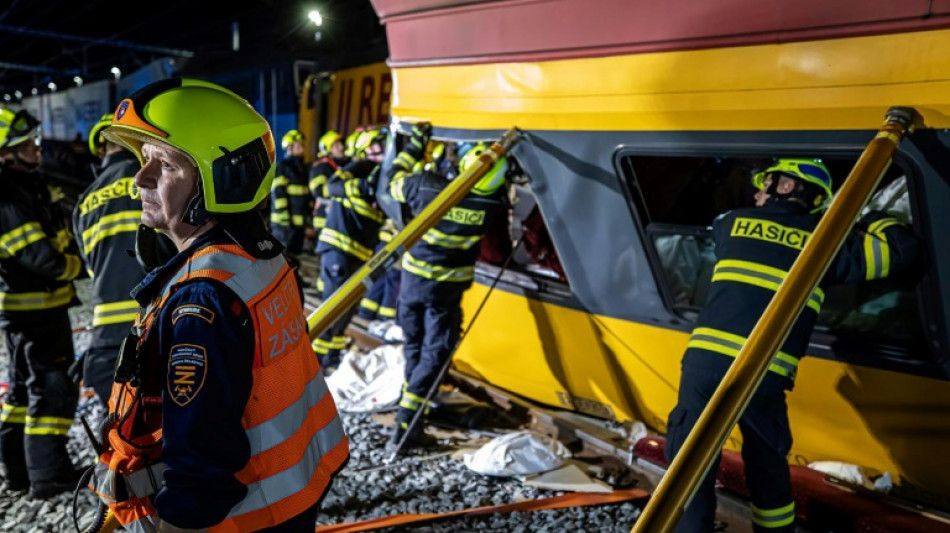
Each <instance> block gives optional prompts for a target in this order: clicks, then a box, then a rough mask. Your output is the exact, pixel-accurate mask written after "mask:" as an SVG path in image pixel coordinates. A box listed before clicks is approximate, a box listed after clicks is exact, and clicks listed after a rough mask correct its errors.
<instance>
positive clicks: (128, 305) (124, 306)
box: [92, 300, 139, 326]
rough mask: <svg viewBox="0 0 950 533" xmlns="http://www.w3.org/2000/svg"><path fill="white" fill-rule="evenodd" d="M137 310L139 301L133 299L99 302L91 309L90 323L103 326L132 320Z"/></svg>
mask: <svg viewBox="0 0 950 533" xmlns="http://www.w3.org/2000/svg"><path fill="white" fill-rule="evenodd" d="M138 312H139V303H138V302H136V301H135V300H123V301H121V302H113V303H107V304H99V305H97V306H95V307H94V308H93V310H92V313H93V314H92V325H93V326H105V325H107V324H121V323H123V322H132V321H134V320H135V316H136V315H137V314H138Z"/></svg>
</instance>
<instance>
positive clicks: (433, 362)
mask: <svg viewBox="0 0 950 533" xmlns="http://www.w3.org/2000/svg"><path fill="white" fill-rule="evenodd" d="M423 321H424V330H425V331H424V335H423V339H422V350H421V352H420V354H419V359H418V363H417V364H415V365H414V366H413V368H412V370H411V372H407V374H406V377H407V379H406V390H405V391H404V392H403V399H402V401H401V402H400V407H402V406H403V403H405V404H407V406H408V405H414V406H415V408H416V409H423V410H424V411H425V410H428V408H429V406H428V404H426V401H425V398H426V395H427V394H428V393H429V389H430V388H431V387H432V386H433V384H434V383H435V381H436V379H437V378H438V376H439V372H440V370H441V369H442V367H443V366H444V365H445V363H446V361H448V360H449V358H450V357H452V352H453V351H454V349H455V345H456V343H457V342H458V339H459V334H460V328H461V324H462V311H461V309H460V308H459V301H458V300H453V301H441V302H434V303H427V304H425V311H424V319H423ZM403 333H404V334H405V331H404V332H403ZM407 368H408V366H407ZM419 429H420V430H421V426H420V427H419Z"/></svg>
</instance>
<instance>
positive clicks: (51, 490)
mask: <svg viewBox="0 0 950 533" xmlns="http://www.w3.org/2000/svg"><path fill="white" fill-rule="evenodd" d="M85 471H86V469H85V468H77V469H75V470H74V471H72V472H69V473H67V474H65V475H63V476H60V477H58V478H53V479H50V480H46V481H35V482H33V483H32V484H31V485H30V496H31V497H32V498H33V499H34V500H46V499H49V498H52V497H53V496H56V495H57V494H60V493H63V492H72V491H73V490H75V489H76V486H77V485H78V484H79V480H80V478H82V475H83V473H85Z"/></svg>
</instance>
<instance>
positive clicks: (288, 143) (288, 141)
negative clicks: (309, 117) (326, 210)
mask: <svg viewBox="0 0 950 533" xmlns="http://www.w3.org/2000/svg"><path fill="white" fill-rule="evenodd" d="M303 142H304V137H303V134H302V133H300V132H299V131H297V130H290V131H288V132H287V133H285V134H284V136H283V138H282V139H281V140H280V146H281V148H283V149H284V153H285V154H286V156H285V157H284V159H282V160H281V161H280V164H278V165H277V171H276V173H275V175H274V176H275V177H274V183H273V185H272V186H271V193H270V196H271V215H270V223H271V231H273V233H274V236H275V237H277V239H278V240H279V241H280V242H281V243H283V245H284V247H285V248H286V249H287V252H288V253H290V254H291V255H298V254H300V252H302V251H303V241H304V235H305V233H306V229H307V228H308V227H309V226H310V217H311V216H313V198H312V197H311V196H310V189H309V187H308V186H307V165H306V163H305V162H304V159H303V154H304V143H303Z"/></svg>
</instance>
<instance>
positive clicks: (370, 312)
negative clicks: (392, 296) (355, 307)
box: [357, 277, 386, 320]
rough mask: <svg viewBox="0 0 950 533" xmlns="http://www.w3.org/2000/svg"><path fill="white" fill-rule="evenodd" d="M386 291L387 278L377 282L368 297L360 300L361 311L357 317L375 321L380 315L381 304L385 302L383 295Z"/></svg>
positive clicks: (370, 289) (367, 292) (368, 292)
mask: <svg viewBox="0 0 950 533" xmlns="http://www.w3.org/2000/svg"><path fill="white" fill-rule="evenodd" d="M385 290H386V278H384V277H383V278H380V279H378V280H376V281H375V282H374V283H373V285H372V286H371V287H370V288H369V290H367V291H366V295H365V296H363V299H362V300H360V309H359V311H358V312H357V315H358V316H359V317H360V318H365V319H366V320H375V319H376V317H377V315H378V314H379V304H380V302H382V301H383V293H384V292H385Z"/></svg>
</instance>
